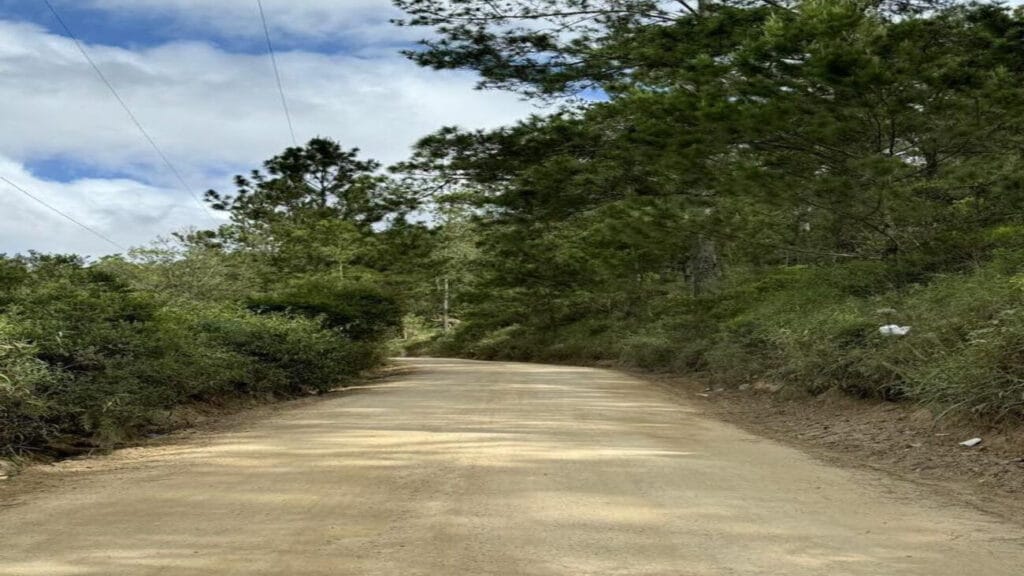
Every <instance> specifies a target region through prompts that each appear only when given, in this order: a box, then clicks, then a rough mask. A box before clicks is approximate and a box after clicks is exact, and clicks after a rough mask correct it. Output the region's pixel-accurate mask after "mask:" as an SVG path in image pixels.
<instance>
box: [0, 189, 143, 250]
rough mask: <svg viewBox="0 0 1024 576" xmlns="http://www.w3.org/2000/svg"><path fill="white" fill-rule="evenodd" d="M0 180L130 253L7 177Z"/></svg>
mask: <svg viewBox="0 0 1024 576" xmlns="http://www.w3.org/2000/svg"><path fill="white" fill-rule="evenodd" d="M0 180H3V181H4V182H6V183H7V185H8V186H10V187H11V188H14V189H15V190H17V191H18V192H21V193H22V194H24V195H25V196H28V197H29V198H31V199H33V200H35V201H36V202H38V203H40V204H42V205H43V206H45V207H46V208H48V209H50V210H51V211H53V212H55V213H57V214H59V215H60V216H63V217H64V218H66V219H68V220H70V221H71V222H73V223H75V224H76V225H78V226H79V227H81V228H82V229H84V230H86V231H87V232H89V233H90V234H92V235H93V236H96V237H97V238H99V239H101V240H103V241H104V242H107V243H108V244H110V245H112V246H114V247H115V248H117V249H118V250H121V251H122V252H127V251H128V249H127V248H125V247H124V246H121V245H120V244H118V243H117V242H114V241H113V240H111V239H110V238H109V237H107V236H106V235H104V234H103V233H102V232H99V231H97V230H95V229H93V228H90V227H89V226H86V225H85V224H82V223H81V222H79V221H78V220H76V219H75V218H74V217H72V216H70V215H69V214H67V213H65V212H62V211H61V210H59V209H57V208H55V207H54V206H52V205H51V204H49V203H47V202H46V201H44V200H43V199H42V198H39V197H38V196H36V195H34V194H32V193H31V192H29V191H28V190H25V189H24V188H22V187H21V186H18V185H17V184H15V183H14V182H11V181H10V180H8V179H7V178H5V177H3V176H0Z"/></svg>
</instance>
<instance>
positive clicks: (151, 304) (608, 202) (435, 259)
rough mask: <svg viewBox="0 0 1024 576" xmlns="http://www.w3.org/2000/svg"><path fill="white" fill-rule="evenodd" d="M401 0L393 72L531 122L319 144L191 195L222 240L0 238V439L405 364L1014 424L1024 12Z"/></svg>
mask: <svg viewBox="0 0 1024 576" xmlns="http://www.w3.org/2000/svg"><path fill="white" fill-rule="evenodd" d="M395 4H396V5H397V6H398V7H399V8H401V9H403V10H404V11H405V13H406V14H407V18H406V19H404V20H400V21H397V22H396V24H397V25H399V26H408V27H416V28H420V29H423V30H424V35H425V36H427V37H428V38H429V40H426V41H424V42H423V43H422V44H420V45H418V46H417V47H415V48H412V49H410V50H408V51H407V56H408V57H409V58H411V59H412V60H413V61H415V62H416V63H418V64H420V65H422V66H426V67H431V68H435V69H459V70H472V71H475V72H476V73H478V74H479V77H480V79H481V82H480V83H481V88H482V89H493V90H511V91H515V92H516V93H518V94H520V95H521V96H522V97H523V98H528V99H534V100H536V101H538V102H540V103H543V104H544V105H545V106H544V107H543V108H538V110H544V112H540V111H539V112H538V113H537V114H536V115H534V116H532V117H530V118H526V119H524V120H522V121H521V122H518V123H516V124H514V125H511V126H506V127H502V128H499V129H495V130H473V129H466V128H460V127H445V128H442V129H440V130H438V131H437V132H435V133H433V134H430V135H427V136H425V137H424V138H423V139H422V140H421V141H420V142H419V143H418V144H417V145H416V147H415V148H414V150H413V152H412V154H411V155H410V157H409V158H408V159H407V160H406V161H404V162H401V163H399V164H397V165H395V166H391V167H387V168H384V167H382V166H381V165H380V164H379V163H377V162H375V161H373V160H369V159H365V158H363V157H362V156H361V155H360V153H359V151H358V150H355V149H347V148H345V147H344V146H342V145H341V144H339V143H337V142H334V141H332V140H330V139H326V138H317V139H314V140H312V141H311V142H309V143H308V144H306V145H304V146H296V147H292V148H289V149H287V150H285V151H284V152H283V153H282V154H280V155H278V156H276V157H274V158H272V159H270V160H268V161H267V162H266V163H265V164H264V165H263V166H262V167H261V168H260V169H258V170H255V171H253V172H252V173H250V174H248V175H244V176H239V177H237V178H236V181H235V186H234V188H235V189H234V190H233V191H229V192H217V191H211V192H209V193H208V194H207V201H208V203H209V205H210V206H211V208H213V209H215V210H220V211H223V212H225V213H226V214H227V215H228V216H229V218H230V221H229V223H228V224H226V225H224V226H222V227H220V228H219V229H217V230H193V231H188V232H183V233H180V234H178V235H177V236H176V237H175V238H174V239H172V240H169V241H166V242H164V243H158V244H154V245H153V246H150V247H147V248H142V249H137V250H134V251H132V252H131V253H130V254H126V255H120V256H116V257H109V258H104V259H101V260H99V261H95V262H86V261H84V260H82V259H81V258H78V257H74V256H54V255H39V254H29V255H23V256H12V257H5V258H3V259H2V260H0V450H4V451H6V452H14V453H21V452H34V451H35V452H39V451H43V452H47V451H49V452H60V451H62V450H63V451H70V450H74V449H81V448H83V447H84V448H89V447H93V446H97V445H109V444H111V443H116V442H118V441H121V440H123V439H126V438H130V437H133V436H137V435H139V434H143V433H146V432H147V431H152V430H160V429H165V428H167V427H169V426H172V425H173V422H174V414H175V410H176V409H177V407H178V406H181V405H182V404H188V403H192V402H221V401H225V400H226V399H229V398H236V397H239V396H241V397H246V398H251V397H257V398H262V397H268V396H292V395H297V394H304V393H310V392H315V391H323V390H327V389H330V388H333V387H335V386H338V385H342V384H344V382H345V381H346V379H351V378H353V377H355V376H356V375H357V374H359V373H360V372H361V371H363V370H365V369H367V368H370V367H372V366H375V365H377V364H378V363H379V362H380V361H381V359H382V358H384V357H385V356H386V355H387V354H388V353H401V352H403V351H404V352H409V353H433V354H454V355H462V356H472V357H478V358H514V359H525V360H543V361H564V362H591V361H607V360H612V361H616V362H619V363H621V364H623V365H630V366H636V367H641V368H646V369H654V370H670V371H676V372H694V373H699V374H702V375H703V377H705V378H708V379H709V380H713V381H716V382H721V383H726V384H733V385H739V384H745V383H754V382H757V381H772V382H778V383H782V384H785V385H787V386H791V387H794V388H797V389H801V390H808V391H811V392H818V391H823V390H826V389H831V388H840V389H842V390H845V391H847V392H850V393H852V394H856V395H861V396H874V397H883V398H890V399H894V400H895V399H902V400H907V401H915V402H922V403H925V404H928V405H932V406H935V407H937V408H939V409H941V410H942V411H945V412H949V413H954V412H955V413H962V414H967V415H973V416H975V417H979V418H985V419H989V420H998V419H1006V418H1020V417H1021V416H1022V415H1024V384H1022V381H1024V380H1022V378H1024V356H1022V354H1021V350H1024V315H1022V314H1021V310H1020V302H1021V297H1022V293H1021V290H1022V289H1024V283H1022V278H1024V276H1022V275H1021V273H1022V266H1024V227H1022V221H1021V214H1022V208H1024V194H1022V189H1024V181H1022V179H1024V171H1022V170H1021V163H1022V158H1021V154H1022V151H1024V148H1022V136H1024V126H1022V120H1024V91H1022V88H1021V87H1022V86H1024V82H1022V80H1024V50H1022V48H1024V45H1022V44H1024V13H1022V12H1021V11H1020V10H1018V9H1012V8H1010V7H1006V6H1002V5H1001V4H999V3H996V2H973V3H964V2H942V1H924V0H922V1H912V0H906V1H897V0H892V1H868V0H839V1H835V0H833V1H823V0H803V1H796V0H794V1H756V0H732V1H702V2H684V1H677V2H663V1H655V0H490V1H487V2H484V1H481V0H455V1H452V0H444V1H442V0H395ZM893 324H895V325H899V326H904V327H909V329H910V331H909V333H907V334H905V335H904V336H894V335H892V334H891V333H885V332H884V331H880V330H879V328H880V327H881V326H883V325H893Z"/></svg>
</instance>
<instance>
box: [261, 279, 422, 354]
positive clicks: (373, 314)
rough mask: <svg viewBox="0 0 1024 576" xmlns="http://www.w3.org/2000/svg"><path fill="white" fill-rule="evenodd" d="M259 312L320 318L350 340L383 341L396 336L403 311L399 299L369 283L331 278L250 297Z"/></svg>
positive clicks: (301, 283)
mask: <svg viewBox="0 0 1024 576" xmlns="http://www.w3.org/2000/svg"><path fill="white" fill-rule="evenodd" d="M249 306H250V308H252V309H253V310H255V311H258V312H281V313H295V314H303V315H306V316H308V317H311V318H317V317H319V318H323V320H324V322H325V323H326V324H327V326H328V327H330V328H335V329H338V330H340V331H342V332H343V333H344V334H345V335H346V336H348V337H349V338H351V339H353V340H362V341H370V340H383V339H386V338H389V337H393V336H395V335H397V333H398V329H399V327H400V326H401V325H402V317H403V311H402V308H401V306H400V305H399V303H398V300H397V299H396V298H394V297H393V296H391V295H389V294H387V293H386V292H384V291H383V290H381V289H380V288H379V287H377V286H374V285H372V284H364V283H352V282H345V281H342V280H340V279H337V278H333V277H315V278H306V279H302V280H299V281H296V282H293V283H291V284H289V285H288V286H286V287H284V288H282V289H280V290H277V291H275V292H272V293H270V294H266V295H262V296H259V297H254V298H251V299H250V302H249Z"/></svg>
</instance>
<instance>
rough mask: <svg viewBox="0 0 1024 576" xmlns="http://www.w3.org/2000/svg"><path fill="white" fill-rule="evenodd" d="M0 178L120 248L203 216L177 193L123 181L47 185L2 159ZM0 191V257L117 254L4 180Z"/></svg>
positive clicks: (154, 236) (112, 248) (99, 180)
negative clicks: (0, 217) (34, 253)
mask: <svg viewBox="0 0 1024 576" xmlns="http://www.w3.org/2000/svg"><path fill="white" fill-rule="evenodd" d="M0 174H2V175H4V177H6V178H8V179H9V180H11V181H12V182H14V183H15V184H17V185H18V186H20V187H22V188H24V189H25V190H26V191H28V192H29V193H30V194H32V195H33V196H35V197H36V198H38V199H40V200H42V201H43V202H45V203H46V204H48V205H50V206H52V207H54V208H56V209H57V210H60V211H61V212H63V213H64V214H68V215H71V216H72V217H73V218H74V219H75V220H77V221H78V222H81V223H82V224H84V225H85V226H86V227H88V228H91V229H92V230H95V231H97V232H98V233H99V234H101V235H104V236H106V237H107V238H109V239H111V240H112V241H113V242H115V243H118V244H120V245H122V246H124V245H130V244H139V243H143V242H144V241H147V240H152V239H155V238H156V236H158V235H160V234H166V233H167V232H169V231H173V230H181V229H184V228H187V227H188V226H189V225H190V224H192V223H194V222H196V221H199V219H200V218H204V216H201V214H202V212H201V209H200V208H199V207H198V206H197V205H196V204H195V203H192V204H187V203H183V202H182V201H181V198H180V194H179V193H178V192H177V191H174V190H169V189H165V188H159V187H154V186H148V185H145V184H142V183H140V182H136V181H133V180H129V179H107V180H103V179H83V180H79V181H76V182H72V183H60V182H49V181H46V180H43V179H40V178H37V177H35V176H33V175H32V174H30V173H29V172H28V171H27V170H26V169H25V168H24V167H23V166H21V165H20V164H18V163H17V162H14V161H12V160H10V159H9V158H4V157H0ZM0 191H2V195H0V198H2V200H0V214H2V215H3V222H4V225H3V227H0V253H17V252H25V251H27V250H29V249H32V250H37V251H40V252H59V253H69V252H73V253H77V254H84V255H102V254H109V253H112V252H118V251H119V250H118V248H116V247H114V246H112V245H111V244H109V243H107V242H106V241H105V240H103V239H102V238H100V237H99V236H96V235H94V234H92V233H90V232H88V231H87V230H85V229H83V228H80V227H79V226H77V225H76V224H74V223H72V222H71V221H69V220H66V219H65V218H64V217H62V216H60V215H59V214H57V213H55V212H53V211H51V210H50V209H49V208H47V207H45V206H44V205H42V204H40V203H38V202H36V201H35V200H33V199H31V198H29V197H28V196H25V195H23V194H22V193H20V192H19V191H17V190H16V189H14V188H11V187H10V186H8V185H7V184H6V183H4V182H0ZM207 222H209V220H207Z"/></svg>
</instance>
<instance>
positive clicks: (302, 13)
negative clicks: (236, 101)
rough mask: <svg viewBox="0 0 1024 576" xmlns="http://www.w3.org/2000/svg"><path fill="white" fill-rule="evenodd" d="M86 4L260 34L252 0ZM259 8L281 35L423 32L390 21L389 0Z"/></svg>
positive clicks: (394, 36) (271, 2)
mask: <svg viewBox="0 0 1024 576" xmlns="http://www.w3.org/2000/svg"><path fill="white" fill-rule="evenodd" d="M65 1H66V2H70V1H72V0H65ZM73 1H75V2H81V0H73ZM86 3H87V4H88V5H89V6H91V7H93V8H97V9H101V10H109V11H117V12H118V13H120V14H127V15H137V16H154V15H156V16H160V17H166V18H170V19H171V20H173V21H174V22H176V23H177V24H178V25H184V26H188V27H189V28H192V29H200V30H206V31H213V32H217V33H220V34H225V35H228V36H237V37H257V36H262V34H263V29H262V25H261V23H260V20H259V11H258V8H257V5H256V0H217V1H213V2H211V1H210V0H86ZM263 7H264V11H265V12H266V15H267V20H268V21H269V23H270V26H271V27H272V28H273V30H274V32H275V34H280V35H283V36H285V37H291V38H332V39H340V40H345V41H347V42H358V43H362V44H367V43H374V44H376V43H394V42H396V41H407V40H408V39H411V38H416V37H418V36H419V35H420V34H422V32H421V31H414V30H409V29H398V28H395V27H393V26H391V25H390V24H389V22H388V21H389V20H390V19H392V18H400V17H401V16H402V12H401V11H400V10H398V9H396V8H395V7H394V6H393V5H392V4H391V2H390V0H342V1H340V2H339V1H338V0H301V1H296V0H263Z"/></svg>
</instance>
